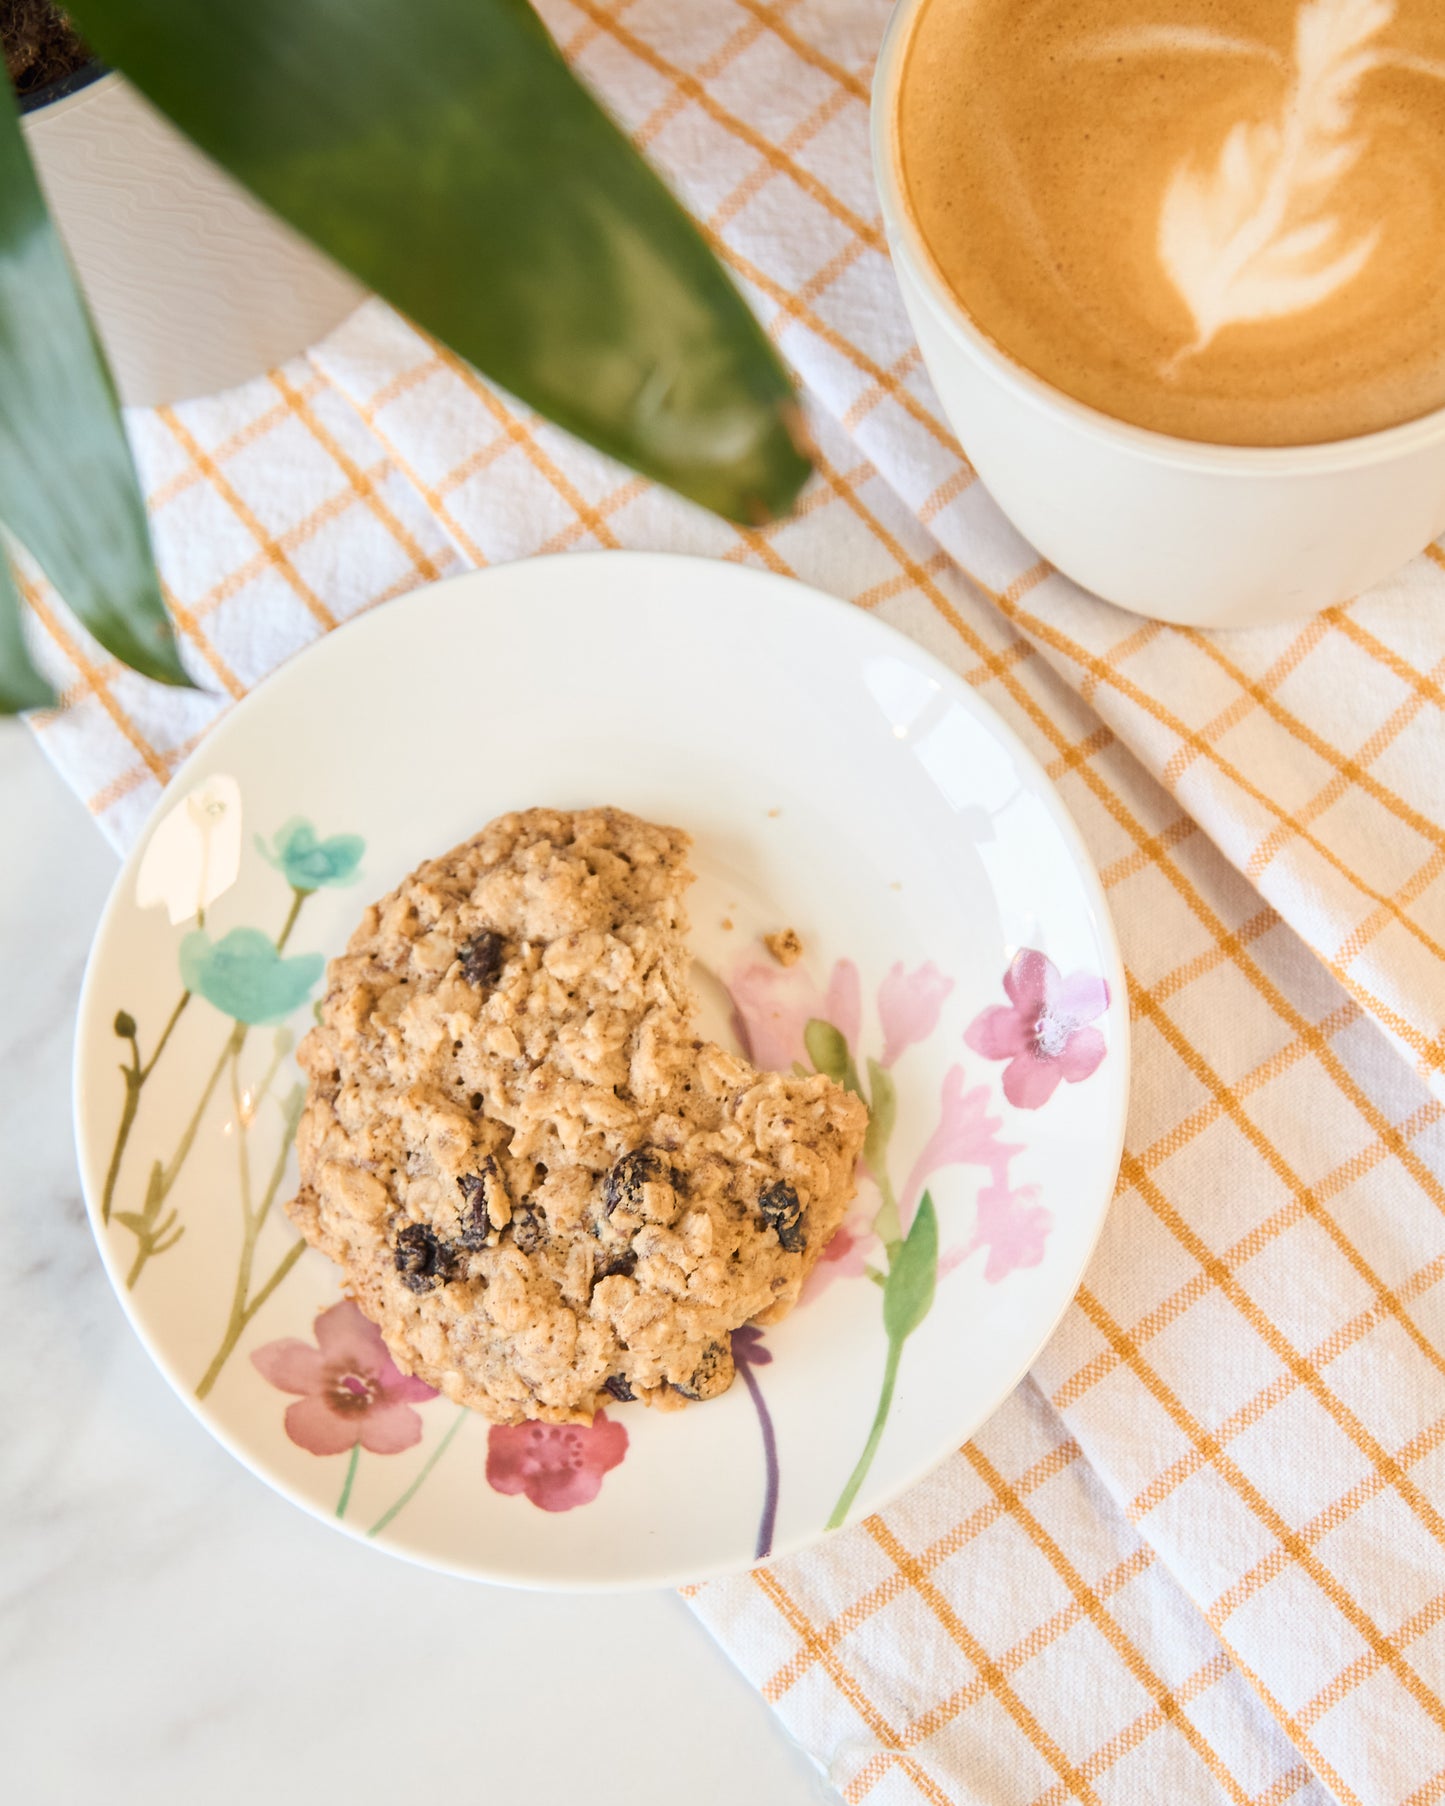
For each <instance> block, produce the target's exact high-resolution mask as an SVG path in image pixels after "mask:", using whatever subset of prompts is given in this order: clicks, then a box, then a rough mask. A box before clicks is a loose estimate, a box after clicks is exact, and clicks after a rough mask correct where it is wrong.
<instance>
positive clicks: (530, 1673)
mask: <svg viewBox="0 0 1445 1806" xmlns="http://www.w3.org/2000/svg"><path fill="white" fill-rule="evenodd" d="M0 825H3V829H4V843H5V859H4V862H3V865H0V999H3V1007H0V1148H3V1155H4V1158H3V1162H0V1375H3V1379H0V1389H3V1396H4V1401H5V1403H4V1414H3V1432H4V1434H3V1443H0V1448H3V1454H0V1727H3V1729H0V1749H3V1754H0V1775H3V1777H4V1782H3V1791H4V1794H5V1797H6V1798H7V1799H8V1800H11V1801H14V1802H16V1803H17V1806H21V1803H23V1806H79V1803H80V1802H83V1801H104V1802H105V1803H106V1806H131V1803H132V1802H134V1806H169V1803H170V1802H172V1801H175V1802H181V1801H184V1802H186V1803H187V1806H191V1803H192V1802H195V1801H205V1802H207V1806H232V1803H233V1802H234V1803H237V1806H239V1803H240V1802H243V1801H251V1800H254V1799H256V1798H258V1797H259V1798H264V1799H265V1800H266V1801H267V1802H268V1806H292V1803H293V1802H294V1803H295V1806H302V1803H306V1806H310V1803H311V1802H313V1801H316V1800H319V1799H322V1798H329V1799H334V1800H343V1801H345V1802H346V1806H373V1803H374V1806H382V1803H383V1802H385V1803H386V1806H393V1803H394V1802H395V1801H397V1800H400V1799H412V1800H414V1799H418V1798H424V1797H425V1796H426V1792H427V1790H428V1789H429V1788H431V1787H435V1788H438V1789H440V1788H442V1787H444V1786H445V1787H448V1788H451V1789H457V1788H458V1782H459V1781H460V1797H461V1798H462V1799H463V1800H466V1801H469V1802H471V1801H476V1802H481V1801H488V1802H499V1803H500V1802H509V1803H510V1802H518V1803H521V1802H526V1803H527V1806H552V1803H553V1802H557V1803H558V1806H560V1803H561V1802H564V1801H574V1800H586V1801H587V1802H588V1803H589V1806H623V1803H624V1802H625V1803H626V1806H662V1803H663V1802H666V1803H667V1806H671V1803H672V1802H674V1801H676V1800H681V1799H686V1800H687V1801H689V1803H690V1806H724V1803H726V1806H736V1802H737V1801H738V1800H740V1799H746V1800H755V1801H759V1802H764V1803H766V1806H818V1803H819V1802H824V1801H834V1802H836V1798H837V1796H836V1795H835V1794H833V1793H832V1792H831V1790H830V1789H828V1788H827V1787H826V1786H825V1784H824V1783H823V1782H822V1781H821V1780H820V1779H819V1778H818V1777H817V1776H816V1774H815V1772H814V1770H813V1769H812V1767H811V1765H810V1764H809V1763H808V1762H807V1761H806V1759H805V1758H804V1757H803V1755H802V1754H801V1752H799V1751H798V1750H797V1749H796V1748H795V1747H794V1746H793V1745H792V1744H791V1743H790V1742H789V1741H788V1740H787V1738H786V1737H785V1736H784V1734H783V1733H782V1731H781V1730H780V1729H779V1727H778V1725H777V1722H776V1720H775V1719H774V1718H773V1716H772V1714H771V1712H770V1711H769V1710H768V1708H767V1707H766V1706H765V1705H764V1703H763V1701H762V1700H761V1698H760V1697H759V1696H758V1695H757V1694H756V1693H755V1692H754V1691H753V1689H752V1688H751V1687H749V1686H748V1685H747V1683H746V1682H744V1681H743V1680H742V1678H741V1677H740V1676H739V1675H738V1674H737V1673H736V1671H735V1670H734V1669H733V1668H732V1666H731V1664H730V1663H729V1662H728V1660H727V1658H726V1657H725V1656H724V1655H723V1653H722V1652H721V1651H720V1650H719V1649H718V1648H717V1647H716V1645H715V1644H713V1643H712V1641H711V1640H710V1639H709V1637H708V1636H707V1634H706V1633H705V1632H704V1631H703V1630H702V1629H701V1628H700V1626H698V1625H697V1624H696V1623H695V1622H694V1621H693V1619H692V1618H691V1615H690V1614H689V1612H688V1610H687V1608H686V1606H685V1605H684V1604H683V1603H682V1601H681V1600H680V1599H678V1598H677V1597H676V1596H675V1595H673V1594H671V1593H646V1594H635V1595H631V1596H626V1597H617V1598H573V1599H569V1598H564V1597H558V1596H555V1595H548V1596H543V1595H536V1594H526V1593H513V1592H507V1591H504V1590H502V1589H499V1588H492V1587H484V1586H479V1585H476V1584H474V1583H472V1582H468V1581H462V1580H448V1579H446V1578H444V1577H442V1576H439V1575H436V1574H432V1573H427V1572H424V1571H422V1570H420V1569H417V1568H410V1567H407V1566H405V1565H404V1564H402V1563H401V1562H399V1561H397V1560H395V1559H394V1558H392V1557H390V1556H388V1555H386V1554H384V1553H383V1552H381V1551H378V1550H371V1549H365V1548H362V1547H360V1546H359V1545H357V1544H356V1543H353V1542H351V1541H349V1540H347V1539H346V1538H344V1537H341V1536H336V1535H333V1534H331V1533H329V1532H328V1531H327V1530H326V1529H325V1527H324V1526H322V1525H320V1524H318V1523H315V1522H313V1521H312V1520H311V1519H309V1518H307V1517H305V1516H304V1515H303V1514H302V1513H301V1512H300V1511H298V1510H296V1509H295V1508H294V1507H293V1506H291V1505H289V1504H287V1503H286V1502H285V1501H284V1500H282V1499H280V1498H278V1497H276V1496H275V1495H274V1494H272V1493H270V1492H268V1491H267V1490H266V1488H265V1487H264V1486H263V1485H262V1484H261V1483H260V1481H258V1480H256V1479H254V1478H253V1477H252V1476H251V1475H250V1474H248V1473H246V1472H245V1471H244V1470H243V1469H242V1468H241V1467H240V1466H239V1465H238V1464H237V1463H236V1462H235V1461H233V1460H232V1458H231V1457H230V1456H229V1455H228V1454H226V1453H225V1452H224V1450H222V1449H221V1448H220V1447H219V1446H218V1445H217V1444H215V1443H214V1442H212V1441H211V1439H210V1437H209V1436H208V1435H207V1434H206V1432H205V1431H204V1430H203V1429H202V1428H201V1426H200V1425H199V1424H198V1423H197V1422H196V1421H195V1420H194V1419H193V1418H192V1417H191V1416H190V1415H189V1413H188V1412H187V1411H186V1410H185V1409H184V1407H183V1406H182V1405H181V1403H180V1402H179V1400H177V1399H176V1398H175V1397H174V1396H173V1395H172V1393H171V1392H170V1390H169V1389H168V1388H167V1386H166V1384H165V1382H164V1381H163V1380H162V1379H161V1377H160V1375H159V1373H157V1372H156V1370H155V1369H154V1368H153V1367H152V1366H151V1364H150V1362H149V1360H148V1359H147V1358H146V1355H145V1354H144V1352H143V1351H142V1349H141V1347H140V1344H139V1343H138V1342H137V1341H136V1340H135V1338H134V1336H133V1335H132V1334H131V1331H130V1329H129V1327H128V1326H127V1324H126V1321H125V1318H124V1317H123V1315H122V1313H121V1310H120V1306H119V1305H118V1304H117V1302H116V1300H115V1298H114V1297H113V1295H112V1293H111V1291H110V1288H109V1286H108V1285H107V1283H106V1280H105V1276H104V1274H103V1273H102V1271H101V1266H100V1261H99V1258H98V1257H97V1255H96V1251H95V1247H94V1245H93V1243H92V1241H91V1235H90V1229H89V1226H88V1224H87V1222H86V1218H85V1211H84V1208H83V1206H82V1203H81V1198H80V1186H79V1180H78V1178H77V1175H76V1170H75V1158H74V1153H73V1151H72V1144H71V1130H70V1056H71V1043H72V1036H73V1033H74V1018H75V1004H76V997H77V993H78V990H79V986H80V977H81V972H82V969H83V967H84V963H85V956H86V951H87V949H88V947H89V944H90V937H91V934H92V931H93V929H94V926H95V922H96V919H97V917H98V915H99V912H100V908H101V905H102V903H103V902H104V899H105V895H106V891H107V889H108V887H109V885H110V882H111V879H112V876H113V875H114V870H115V862H114V859H113V857H112V855H111V853H110V852H109V850H108V849H107V847H106V846H105V844H104V842H103V841H102V839H101V837H100V835H99V834H98V833H97V832H96V830H95V828H94V827H93V825H92V824H91V823H90V821H89V820H88V818H87V817H86V815H85V812H84V810H83V809H82V808H81V807H80V805H79V804H78V803H77V802H76V801H75V799H74V798H73V797H72V796H71V795H70V794H69V792H68V791H67V790H65V788H64V787H63V786H62V784H61V783H60V780H59V779H58V778H57V777H56V776H55V775H54V773H53V772H52V771H51V770H50V768H49V767H48V766H47V765H46V764H45V762H44V760H43V759H42V757H41V755H40V753H39V751H38V750H37V748H36V747H35V745H34V743H33V741H31V739H30V737H29V735H28V734H27V732H26V731H25V729H24V728H22V727H20V726H18V725H17V724H14V723H0Z"/></svg>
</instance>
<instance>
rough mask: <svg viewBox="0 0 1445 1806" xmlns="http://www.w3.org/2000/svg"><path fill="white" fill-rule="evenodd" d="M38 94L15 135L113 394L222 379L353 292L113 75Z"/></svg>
mask: <svg viewBox="0 0 1445 1806" xmlns="http://www.w3.org/2000/svg"><path fill="white" fill-rule="evenodd" d="M35 99H36V100H37V101H39V102H41V103H42V104H39V105H34V104H32V106H31V107H30V108H29V109H28V110H27V111H26V113H25V117H24V120H23V122H22V123H23V127H24V131H25V139H26V143H27V144H28V146H29V148H30V155H31V157H32V159H33V160H34V163H35V167H36V170H37V171H38V173H39V176H40V182H41V186H42V187H43V188H44V190H45V193H46V197H47V199H48V200H49V202H50V208H51V212H52V214H53V215H54V218H55V221H56V224H57V225H58V226H59V228H60V233H61V237H62V238H63V239H64V240H65V244H66V248H67V249H68V251H69V252H70V256H71V260H72V262H73V263H74V264H75V267H76V270H77V272H78V273H79V276H80V280H81V285H82V287H83V288H84V290H85V294H86V298H87V300H88V301H89V302H90V308H91V312H92V314H93V315H94V316H95V322H96V326H97V328H98V329H99V332H100V336H101V339H102V341H103V343H104V345H105V349H106V352H107V354H108V355H109V357H110V363H111V368H112V370H113V371H114V372H115V379H116V383H117V386H118V387H119V389H120V393H121V399H122V400H123V401H126V402H131V403H136V404H141V405H146V406H155V405H157V404H159V403H161V402H167V401H179V400H183V399H184V398H185V397H186V396H189V395H204V394H210V393H211V392H212V391H214V390H216V389H224V388H229V387H230V386H231V385H232V384H234V383H238V382H242V381H244V380H245V379H246V378H247V377H250V376H255V375H257V374H259V373H260V372H261V371H263V370H269V369H271V368H272V367H273V366H274V365H276V364H279V363H281V362H283V361H284V360H285V359H286V358H288V357H291V356H293V355H294V354H295V353H296V352H298V351H302V350H304V349H305V347H306V346H307V345H310V344H313V343H314V342H315V341H316V340H317V339H319V338H321V337H322V336H323V335H324V334H325V333H326V332H327V331H329V330H330V328H331V327H332V326H334V325H335V324H336V323H337V321H338V320H340V319H341V318H342V317H343V316H344V315H345V314H346V313H348V312H349V311H350V310H351V308H353V307H354V306H355V305H356V304H357V302H358V301H360V300H361V298H362V296H363V294H364V293H365V291H364V290H363V289H362V288H361V287H360V285H359V284H358V283H357V282H356V281H355V280H354V278H353V277H351V276H349V275H348V274H347V273H346V272H345V271H344V270H342V269H340V268H339V267H338V266H337V265H336V264H334V263H333V262H332V261H331V260H330V259H329V258H328V257H325V256H323V255H322V253H321V252H319V251H317V250H316V249H315V248H314V247H313V246H312V245H310V244H308V243H307V241H306V240H305V239H303V238H302V237H301V236H300V235H299V234H298V233H296V232H294V231H293V230H292V229H291V228H290V227H289V226H287V225H285V224H283V223H282V221H280V220H279V219H277V218H276V216H275V215H274V214H272V213H269V212H268V211H267V210H266V209H265V208H264V207H262V206H261V205H260V203H259V202H257V201H254V200H252V199H251V197H250V196H249V195H248V194H247V193H246V192H245V190H244V189H242V188H241V187H240V186H239V184H238V183H236V182H235V181H233V180H232V179H231V177H230V176H228V175H226V174H225V173H224V171H222V170H221V169H219V168H218V167H217V166H216V165H215V164H214V163H212V162H211V161H210V160H209V158H207V157H205V156H203V155H202V154H201V152H200V151H198V150H197V149H196V148H195V146H194V145H192V144H191V143H190V141H189V140H188V139H186V138H183V137H182V136H181V134H180V133H179V132H178V131H177V130H176V129H175V127H174V126H172V125H171V124H170V122H169V121H168V120H166V119H164V118H163V117H162V116H161V115H160V114H159V113H158V112H156V110H155V109H154V108H153V107H152V106H150V105H149V103H148V102H147V101H145V100H143V99H142V98H141V96H140V95H139V94H138V93H137V92H136V91H135V89H134V88H132V87H131V86H130V85H129V83H127V82H126V81H124V80H123V79H122V78H121V77H120V76H119V75H115V74H106V73H103V72H100V71H98V70H96V71H94V72H93V74H92V72H88V71H84V70H82V71H79V72H77V74H76V75H75V76H69V77H66V78H65V79H64V80H63V81H61V82H57V83H55V84H53V86H52V87H51V88H49V89H46V90H44V91H43V92H42V93H41V94H40V95H37V96H36V97H35Z"/></svg>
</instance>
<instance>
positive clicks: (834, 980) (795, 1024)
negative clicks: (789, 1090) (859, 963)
mask: <svg viewBox="0 0 1445 1806" xmlns="http://www.w3.org/2000/svg"><path fill="white" fill-rule="evenodd" d="M728 990H729V992H730V993H731V995H732V1000H733V1009H734V1012H735V1024H736V1027H737V1031H738V1039H739V1040H740V1041H741V1042H742V1044H743V1048H744V1051H745V1052H746V1053H747V1056H748V1058H749V1059H750V1060H751V1061H752V1062H753V1064H754V1065H755V1066H761V1067H763V1068H764V1070H765V1071H768V1072H787V1071H788V1070H789V1068H790V1067H791V1066H792V1064H793V1062H794V1060H803V1059H805V1058H806V1055H805V1053H804V1049H803V1030H804V1029H805V1028H806V1027H807V1026H808V1024H809V1022H810V1021H812V1020H813V1018H814V1017H820V1018H821V1019H822V1020H823V1021H825V1022H831V1023H832V1024H833V1026H834V1028H836V1029H837V1030H838V1031H839V1033H840V1034H841V1035H842V1037H843V1039H844V1040H845V1041H846V1042H847V1043H848V1046H849V1047H850V1048H855V1047H856V1046H857V1045H858V1026H859V1023H860V1021H861V1019H862V1014H863V1006H862V996H861V991H860V987H859V983H858V968H857V967H856V966H855V965H854V964H853V962H852V960H851V959H840V960H839V961H838V963H837V964H836V965H835V966H834V968H833V971H832V976H831V977H830V978H829V980H828V988H827V990H826V991H819V989H818V987H817V985H816V984H815V983H814V982H813V979H812V976H811V975H810V974H809V972H808V970H807V968H806V967H804V966H802V965H797V966H791V967H788V968H787V969H786V970H785V969H784V968H783V967H782V966H765V965H762V964H760V963H758V964H753V965H746V966H739V967H738V969H737V971H736V972H734V973H733V976H732V978H731V980H730V981H729V984H728Z"/></svg>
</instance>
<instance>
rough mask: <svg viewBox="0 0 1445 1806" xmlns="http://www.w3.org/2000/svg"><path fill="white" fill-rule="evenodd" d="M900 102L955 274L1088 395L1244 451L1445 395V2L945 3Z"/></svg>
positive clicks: (908, 65)
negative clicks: (1237, 446)
mask: <svg viewBox="0 0 1445 1806" xmlns="http://www.w3.org/2000/svg"><path fill="white" fill-rule="evenodd" d="M894 121H895V145H896V153H897V158H898V165H899V169H900V172H901V176H902V186H903V189H904V193H905V195H906V198H907V202H908V205H909V208H910V209H911V211H912V214H913V217H914V220H915V223H916V225H917V227H918V230H919V232H920V234H921V236H922V238H923V240H924V243H925V245H926V246H927V248H928V251H929V252H930V254H931V256H932V258H933V260H934V262H935V264H936V266H937V269H938V271H939V274H940V275H941V276H942V278H943V280H944V282H945V283H946V284H947V286H948V287H949V288H950V289H951V290H952V291H953V293H954V294H955V295H956V297H957V298H958V300H959V302H960V304H961V305H962V307H963V309H964V311H965V312H966V313H967V314H968V315H969V316H970V318H971V319H972V320H973V321H974V323H975V324H976V325H977V326H978V327H980V328H981V330H982V331H983V332H984V333H985V334H986V335H987V337H988V338H990V339H991V340H993V342H994V343H995V344H996V345H997V346H998V347H999V348H1000V349H1001V350H1002V351H1004V352H1005V353H1006V354H1007V355H1008V356H1010V357H1012V358H1013V359H1015V360H1016V361H1017V362H1018V363H1020V364H1022V365H1024V367H1025V368H1027V369H1029V370H1031V371H1033V372H1034V373H1035V374H1036V375H1038V376H1041V377H1043V378H1044V379H1045V380H1046V381H1047V382H1049V383H1052V384H1053V385H1054V387H1056V388H1058V389H1061V390H1063V391H1064V393H1065V394H1068V395H1071V396H1073V397H1075V398H1076V399H1077V400H1079V401H1083V402H1087V403H1088V404H1089V405H1090V406H1091V407H1095V408H1098V409H1100V410H1102V411H1103V412H1104V413H1107V414H1112V415H1114V416H1116V417H1117V418H1119V419H1121V420H1126V421H1130V422H1132V423H1134V424H1135V425H1137V426H1143V427H1150V428H1152V429H1154V430H1155V431H1156V432H1162V433H1170V434H1173V435H1175V436H1177V437H1179V438H1184V439H1194V440H1205V441H1209V442H1212V443H1216V444H1225V445H1304V444H1317V443H1322V442H1327V441H1331V440H1338V439H1347V438H1352V437H1354V436H1356V435H1357V434H1360V433H1368V432H1374V431H1377V430H1378V429H1380V428H1383V427H1389V426H1395V425H1398V424H1400V423H1401V422H1403V421H1407V420H1412V419H1415V418H1417V417H1418V416H1420V415H1422V414H1426V413H1429V412H1431V411H1432V410H1434V409H1436V408H1439V407H1445V4H1442V0H926V4H925V5H924V6H923V7H922V9H921V10H920V12H919V15H918V17H917V19H916V21H915V23H914V27H913V30H912V33H911V36H910V40H909V42H908V44H907V45H906V46H905V50H904V56H903V65H902V71H901V74H900V76H899V80H898V87H897V91H896V95H895V105H894Z"/></svg>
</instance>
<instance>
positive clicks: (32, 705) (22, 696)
mask: <svg viewBox="0 0 1445 1806" xmlns="http://www.w3.org/2000/svg"><path fill="white" fill-rule="evenodd" d="M0 371H3V362H0ZM54 701H55V692H54V690H52V689H51V687H50V685H49V684H48V683H46V681H45V679H44V678H43V677H42V676H41V675H40V673H39V672H38V671H37V670H36V669H35V666H34V665H33V664H32V663H31V661H30V653H29V651H28V650H27V648H26V645H25V638H24V635H23V634H22V633H21V631H20V596H19V593H18V591H17V590H16V588H15V579H14V578H13V577H12V576H11V575H10V567H9V565H8V564H7V563H6V562H5V553H4V551H3V550H0V715H18V714H19V712H20V710H21V709H43V708H48V707H49V705H50V704H51V703H52V702H54Z"/></svg>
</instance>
